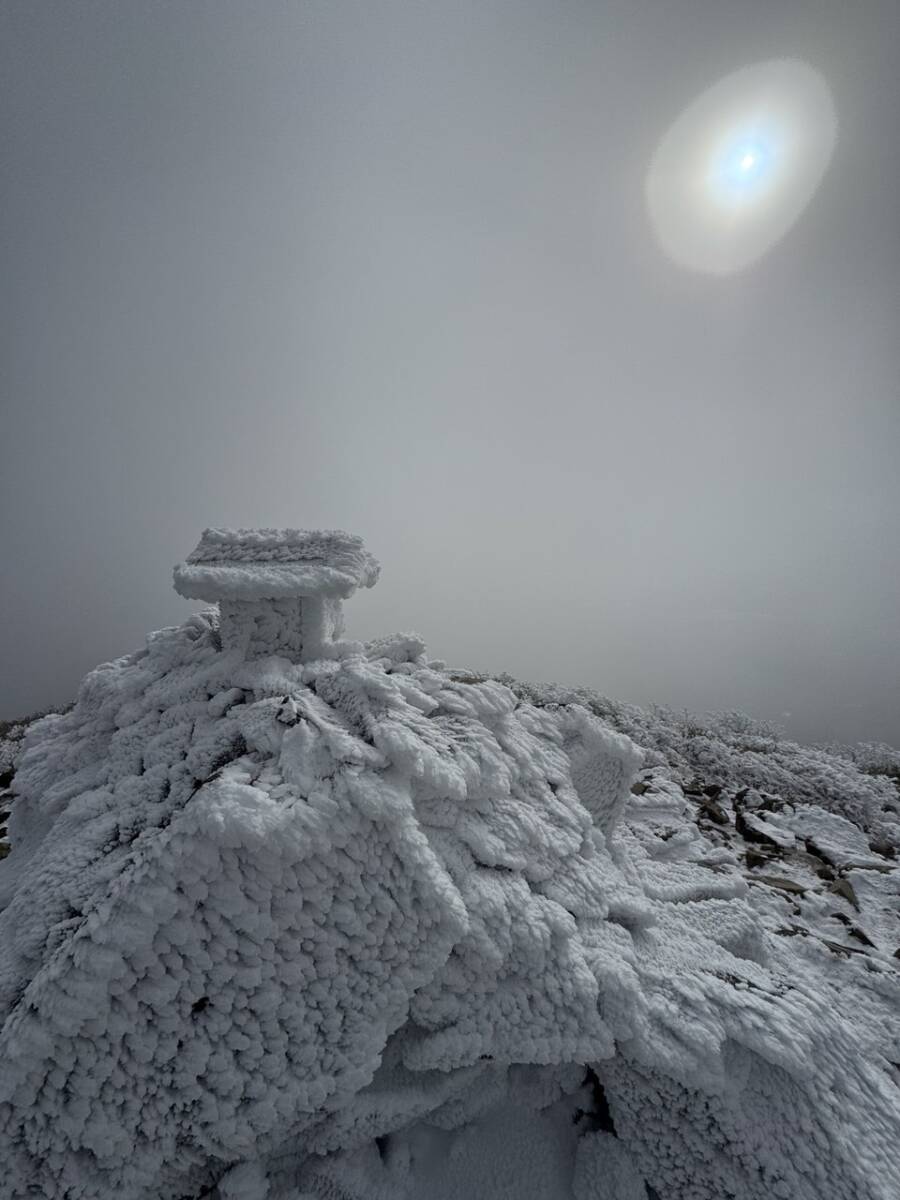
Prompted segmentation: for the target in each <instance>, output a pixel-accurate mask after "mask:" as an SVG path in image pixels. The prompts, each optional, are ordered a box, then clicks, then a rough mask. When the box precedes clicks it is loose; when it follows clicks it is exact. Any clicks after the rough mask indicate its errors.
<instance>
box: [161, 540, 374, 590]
mask: <svg viewBox="0 0 900 1200" xmlns="http://www.w3.org/2000/svg"><path fill="white" fill-rule="evenodd" d="M378 571H379V567H378V563H377V562H376V560H375V559H374V558H373V557H372V555H371V554H369V552H368V551H367V550H366V548H365V546H364V545H363V542H362V538H359V537H357V536H356V535H355V534H350V533H344V532H343V531H341V530H336V529H326V530H321V529H314V530H309V529H205V530H204V531H203V536H202V537H201V539H200V542H199V544H198V545H197V547H196V549H194V550H193V551H192V552H191V553H190V554H189V555H188V557H187V560H186V561H185V562H183V563H179V564H178V566H176V567H175V573H174V574H175V590H176V591H177V592H179V593H180V594H181V595H182V596H187V597H189V598H190V599H194V600H210V601H217V600H274V599H284V598H287V597H290V596H343V597H347V596H350V595H352V594H353V592H354V591H356V589H357V588H358V587H372V585H373V584H374V583H375V582H376V580H377V579H378Z"/></svg>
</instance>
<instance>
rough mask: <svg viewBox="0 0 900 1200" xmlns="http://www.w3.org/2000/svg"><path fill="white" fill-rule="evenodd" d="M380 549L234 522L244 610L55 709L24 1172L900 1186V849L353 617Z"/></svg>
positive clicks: (11, 1000)
mask: <svg viewBox="0 0 900 1200" xmlns="http://www.w3.org/2000/svg"><path fill="white" fill-rule="evenodd" d="M377 573H378V567H377V564H376V563H375V561H374V560H373V559H372V558H371V556H370V555H369V554H368V553H367V552H366V551H365V549H364V547H363V546H362V543H361V542H360V541H359V539H358V538H353V537H350V536H348V535H346V534H342V533H336V532H330V533H308V532H305V531H297V530H286V531H272V530H262V531H246V530H239V531H228V530H208V531H206V533H205V534H204V536H203V539H202V540H201V543H200V546H199V547H198V548H197V550H196V551H195V552H194V554H192V555H191V556H190V558H189V559H188V561H187V562H186V563H184V564H182V565H181V566H180V567H179V568H176V586H178V588H179V590H181V591H182V592H183V593H185V594H187V595H191V596H196V597H198V598H201V599H205V600H208V601H216V600H218V601H219V605H220V611H218V612H217V611H215V610H213V611H207V612H203V613H201V614H199V615H197V616H194V617H192V618H190V619H189V620H188V621H187V622H185V624H183V625H182V626H180V627H178V628H171V629H165V630H162V631H160V632H158V633H155V634H152V635H151V636H150V637H149V638H148V640H147V645H146V648H145V649H143V650H140V651H138V652H137V653H135V654H132V655H129V656H127V657H125V658H122V659H119V660H117V661H116V662H113V663H108V664H105V665H103V666H101V667H99V668H97V669H96V670H95V671H93V672H91V674H89V675H88V676H87V677H86V679H85V680H84V682H83V684H82V686H81V689H80V692H79V696H78V700H77V703H76V705H75V707H74V708H73V709H72V711H70V712H68V713H66V714H65V715H52V716H48V717H45V718H44V719H43V720H41V721H39V722H37V723H36V724H35V725H33V726H32V727H31V728H30V729H29V731H28V734H27V736H26V743H25V751H24V753H23V754H22V756H21V758H20V759H19V761H18V763H17V769H16V774H15V779H14V792H15V795H14V803H13V805H12V812H11V816H10V822H9V834H10V840H11V845H12V851H11V853H10V854H9V855H8V857H7V858H6V859H4V860H3V861H2V863H0V905H2V911H0V1020H2V1022H3V1024H2V1034H0V1061H2V1063H3V1071H2V1076H0V1159H2V1161H3V1163H4V1169H3V1176H2V1182H0V1194H2V1195H3V1196H5V1197H9V1200H20V1198H24V1197H32V1196H35V1195H40V1196H44V1197H47V1198H48V1200H63V1198H66V1200H109V1198H112V1197H116V1198H117V1200H151V1198H152V1200H193V1198H195V1197H200V1196H203V1195H217V1196H219V1197H221V1198H222V1200H225V1198H226V1197H227V1198H231V1200H239V1198H242V1200H265V1198H266V1197H268V1198H270V1200H275V1198H276V1197H282V1198H284V1200H289V1198H290V1200H310V1198H312V1197H319V1198H322V1200H324V1198H326V1197H328V1198H338V1200H340V1198H345V1200H363V1198H366V1200H372V1198H373V1197H384V1198H385V1200H387V1198H391V1200H403V1198H409V1200H413V1198H415V1197H419V1196H422V1195H425V1194H427V1195H429V1196H430V1197H432V1198H433V1200H441V1197H447V1198H448V1200H450V1198H451V1197H454V1198H455V1197H462V1196H466V1197H482V1196H483V1197H485V1198H487V1197H491V1198H495V1197H504V1196H507V1195H508V1196H510V1197H511V1196H516V1197H518V1198H520V1200H522V1198H527V1197H531V1196H534V1197H538V1196H540V1197H541V1198H542V1200H554V1198H555V1197H556V1196H559V1197H572V1198H574V1200H643V1198H644V1197H649V1198H650V1200H652V1198H653V1197H654V1196H656V1197H660V1198H661V1200H722V1198H724V1197H728V1196H731V1197H734V1198H735V1200H770V1198H771V1197H772V1196H779V1197H786V1198H790V1200H895V1198H896V1196H897V1195H898V1194H900V1166H898V1163H897V1156H896V1147H897V1145H898V1144H900V1087H898V1083H900V1068H898V1066H897V1064H898V1063H900V1021H898V1013H900V1005H898V1000H900V987H898V984H900V972H898V967H900V962H898V960H897V958H896V957H894V956H893V950H894V945H892V944H891V941H890V939H891V938H892V937H893V938H894V939H896V935H897V922H896V914H897V907H898V904H897V901H898V894H900V888H898V887H897V885H896V878H895V876H894V874H893V869H892V868H893V860H892V859H890V858H889V857H887V853H888V851H890V852H893V851H892V848H890V847H888V848H887V850H885V851H884V852H878V851H873V850H872V849H870V844H869V841H868V839H867V837H866V836H864V835H863V833H862V830H861V828H860V826H859V825H858V824H854V823H853V822H851V821H850V820H848V818H847V816H846V815H842V814H841V813H840V812H838V811H835V809H834V806H829V807H827V808H823V807H818V806H816V805H812V804H807V805H803V804H797V805H792V804H784V803H774V802H773V801H772V797H769V796H767V795H765V794H760V793H759V792H753V791H751V789H749V788H744V789H743V794H742V795H741V794H738V793H737V791H735V794H734V795H729V793H728V790H727V789H722V788H721V786H718V785H717V787H718V791H714V792H713V795H711V796H710V795H707V794H706V793H703V792H700V791H698V790H697V789H694V790H691V787H690V785H688V784H686V781H684V780H681V781H680V782H679V779H678V775H677V773H676V772H672V771H669V772H667V771H666V769H665V766H664V764H663V763H661V762H660V761H659V756H652V755H651V758H653V759H654V761H653V762H652V765H649V766H647V767H645V769H644V770H643V771H642V772H641V777H640V779H638V780H637V782H635V780H636V776H637V773H638V771H639V770H640V769H641V765H642V752H641V750H639V749H638V748H637V747H636V746H635V744H634V742H633V741H632V740H631V739H630V738H629V737H627V736H626V735H625V734H623V733H622V732H618V731H616V730H615V729H613V728H612V727H611V726H610V725H609V724H608V723H607V722H606V721H604V720H603V719H601V718H600V717H598V716H597V715H596V713H595V712H593V711H591V706H590V704H585V703H578V702H566V701H565V700H564V699H561V698H560V697H559V696H558V695H554V694H552V693H547V694H544V695H541V694H538V693H536V692H535V691H534V690H530V691H529V689H527V688H523V687H515V686H510V684H509V683H504V682H500V681H497V680H491V679H483V678H479V677H476V676H471V675H464V674H462V673H460V672H454V671H451V670H448V669H447V668H446V666H445V664H443V663H441V662H438V661H433V660H429V659H428V657H427V655H426V652H425V646H424V644H423V642H422V641H421V640H420V639H419V638H418V637H417V636H415V635H412V634H399V635H396V636H392V637H386V638H384V639H380V640H378V641H375V642H371V643H368V644H365V645H364V644H362V643H359V642H353V641H349V640H345V639H343V636H342V635H343V617H342V612H341V600H342V599H343V598H346V597H347V596H349V595H351V594H352V592H353V590H354V589H355V588H356V587H359V586H371V585H372V584H373V583H374V582H375V580H376V578H377ZM632 785H634V787H633V790H632ZM751 843H752V845H753V847H755V849H756V853H757V859H756V860H754V861H753V862H750V861H748V860H747V858H746V847H747V846H749V845H751ZM842 847H849V851H848V852H847V853H844V861H843V863H842V864H841V863H835V862H834V861H833V860H834V858H835V856H836V857H837V858H840V857H841V854H842V849H841V848H842ZM829 853H830V854H831V856H832V859H831V860H829V858H828V855H829ZM776 856H781V857H780V861H778V862H775V861H774V860H775V858H776ZM773 862H774V865H773ZM820 867H824V868H827V869H828V870H831V872H832V881H833V882H834V883H835V884H841V885H843V889H841V888H837V889H836V890H834V891H831V890H829V892H828V894H827V896H826V897H823V895H822V892H821V891H820V890H819V889H820V888H821V887H822V886H823V876H822V874H821V872H820V871H819V868H820ZM751 868H752V869H751ZM760 868H762V869H760ZM815 871H819V873H818V874H814V872H815ZM811 880H815V882H811ZM766 881H768V882H766ZM863 908H865V912H866V914H868V915H871V923H870V927H869V930H868V932H865V933H863V936H864V937H865V939H866V941H867V942H868V947H867V948H866V950H865V953H863V952H862V950H861V946H862V943H860V951H859V952H857V951H856V950H855V949H854V948H851V947H849V946H848V945H847V944H846V941H845V938H844V937H843V936H842V934H843V933H845V932H846V930H847V928H848V927H853V928H856V927H857V926H858V923H859V921H860V919H861V918H859V913H860V911H861V910H862V909H863ZM835 912H836V913H837V914H838V916H839V917H840V918H841V922H838V925H837V929H838V932H834V930H833V929H832V926H831V925H829V924H828V922H829V921H832V923H834V921H833V919H832V916H831V914H832V913H835ZM848 914H849V915H848ZM789 918H790V919H791V920H792V921H793V923H794V924H795V926H796V935H795V936H786V933H785V930H784V928H783V926H784V925H785V923H786V922H787V921H788V919H789ZM867 919H868V916H867ZM834 920H837V918H835V919H834ZM842 922H843V923H842ZM857 932H862V931H860V930H857ZM829 934H830V935H831V936H828V935H829ZM835 946H836V947H838V948H839V949H840V950H841V953H838V952H837V951H836V950H835V949H834V947H835Z"/></svg>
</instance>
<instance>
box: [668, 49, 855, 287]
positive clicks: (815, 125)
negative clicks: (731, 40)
mask: <svg viewBox="0 0 900 1200" xmlns="http://www.w3.org/2000/svg"><path fill="white" fill-rule="evenodd" d="M836 130H837V122H836V117H835V111H834V105H833V102H832V99H831V94H830V92H829V89H828V87H827V85H826V83H825V81H824V79H822V77H821V75H819V73H818V72H817V71H815V70H814V69H813V68H812V67H810V66H808V65H807V64H806V63H802V62H798V61H795V60H789V59H779V60H776V61H774V62H767V63H760V64H757V65H756V66H753V67H745V68H744V69H743V70H741V71H736V72H735V73H734V74H733V75H729V76H727V77H726V78H725V79H722V80H720V81H719V82H718V83H717V84H715V85H714V86H713V87H711V88H710V89H709V90H708V91H706V92H704V93H703V94H702V95H701V96H700V97H698V99H697V100H695V101H694V102H693V103H692V104H690V105H689V106H688V107H687V108H686V109H685V111H684V112H683V113H682V114H681V116H680V117H679V118H678V120H677V121H676V122H675V124H674V125H673V126H672V127H671V128H670V129H669V131H668V132H667V133H666V134H665V136H664V137H663V139H662V140H661V142H660V144H659V146H658V147H657V150H656V153H655V154H654V156H653V159H652V161H651V164H650V168H649V171H648V174H647V183H646V198H647V205H648V209H649V214H650V219H651V223H652V225H653V228H654V231H655V233H656V236H657V239H658V241H659V243H660V245H661V246H662V248H663V249H664V250H665V251H666V253H667V254H668V255H669V257H670V258H672V259H674V261H676V262H677V263H679V264H680V265H682V266H686V267H690V268H692V269H694V270H698V271H705V272H708V273H711V274H720V275H724V274H729V273H732V272H734V271H739V270H741V269H743V268H744V267H746V266H749V265H750V264H751V263H752V262H754V261H756V259H758V258H760V257H762V255H763V254H765V253H766V252H767V251H768V250H769V249H770V248H771V247H772V246H773V245H774V244H775V243H776V242H777V241H778V240H779V239H780V238H781V237H783V236H784V234H785V233H786V232H787V231H788V229H789V228H790V227H791V226H792V225H793V224H794V222H795V221H796V220H797V219H798V217H799V216H800V214H801V213H802V212H803V209H804V208H805V207H806V205H807V204H808V203H809V201H810V200H811V199H812V196H813V194H814V193H815V191H816V189H817V188H818V186H819V183H820V182H821V179H822V176H823V175H824V173H825V170H826V168H827V166H828V163H829V161H830V159H831V156H832V153H833V150H834V145H835V140H836Z"/></svg>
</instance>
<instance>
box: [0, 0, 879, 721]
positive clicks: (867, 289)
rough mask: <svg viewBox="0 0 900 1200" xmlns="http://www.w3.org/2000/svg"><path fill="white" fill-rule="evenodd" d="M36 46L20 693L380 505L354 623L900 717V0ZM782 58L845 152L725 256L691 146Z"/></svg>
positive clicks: (462, 657)
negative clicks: (707, 116)
mask: <svg viewBox="0 0 900 1200" xmlns="http://www.w3.org/2000/svg"><path fill="white" fill-rule="evenodd" d="M0 54H2V63H0V80H2V83H0V88H2V94H0V114H2V116H0V123H2V139H3V145H2V157H0V170H2V174H3V196H4V203H3V216H2V232H0V236H2V254H3V271H2V289H0V290H2V298H0V303H2V313H0V317H2V320H0V338H2V350H0V378H2V393H0V403H2V463H0V549H2V573H0V589H2V593H0V596H2V613H3V621H2V629H0V637H2V642H0V717H12V716H16V715H21V714H22V713H25V712H28V711H30V710H33V709H36V708H38V707H45V706H48V705H52V704H61V703H65V702H67V701H68V700H69V699H71V698H72V697H73V696H74V693H75V689H76V686H77V683H78V680H79V678H80V677H81V675H82V674H83V673H84V672H85V671H87V670H88V669H90V668H91V667H92V666H94V665H95V664H96V663H97V662H100V661H103V660H106V659H109V658H113V657H116V656H118V655H121V654H123V653H126V652H129V651H130V650H132V649H135V648H137V647H139V646H140V645H142V643H143V637H144V635H145V633H146V632H147V631H148V630H150V629H155V628H159V627H161V626H163V625H166V624H172V623H175V622H177V621H179V620H181V619H183V617H184V616H185V615H186V614H187V613H188V612H189V611H191V608H192V607H196V606H192V604H191V603H190V602H188V601H184V600H181V599H180V598H179V597H177V596H176V594H175V593H174V591H173V590H172V584H171V568H172V566H173V564H174V563H175V562H176V561H177V560H179V559H181V558H183V557H184V556H185V555H186V554H187V553H188V552H189V551H190V550H191V549H192V547H193V546H194V545H195V543H196V541H197V538H198V536H199V533H200V531H201V529H202V528H203V527H204V526H207V525H214V526H215V525H242V526H256V525H265V526H299V527H307V528H315V527H329V528H343V529H347V530H349V531H351V532H354V533H359V534H361V535H362V536H363V537H364V538H365V540H366V544H367V545H368V547H369V548H370V549H371V551H372V552H373V553H374V554H375V555H376V556H377V557H378V558H379V559H380V561H381V563H382V568H383V571H382V578H381V580H380V582H379V583H378V585H377V587H376V588H375V589H374V590H372V591H371V592H367V593H364V594H361V595H358V596H357V597H355V598H354V599H353V600H352V601H351V602H350V603H349V604H348V605H347V621H348V630H349V632H351V633H352V634H354V635H355V636H362V637H370V636H375V635H378V634H381V633H388V632H391V631H395V630H401V629H414V630H416V631H418V632H419V633H421V634H422V635H423V636H424V637H425V638H426V639H427V640H428V644H429V649H430V652H431V653H432V654H433V655H434V656H438V657H441V658H443V659H446V660H447V661H448V662H449V663H451V664H452V665H460V666H470V667H474V668H483V669H488V670H492V671H502V670H505V671H509V672H511V673H513V674H514V675H517V676H519V677H521V678H526V679H535V680H548V679H556V680H559V681H563V682H570V683H585V684H588V685H591V686H593V687H596V688H598V689H599V690H600V691H602V692H604V693H606V694H608V695H610V696H614V697H617V698H619V699H623V700H631V701H635V702H637V703H642V704H646V703H650V702H659V703H665V704H670V705H673V706H676V707H679V708H681V707H687V708H689V709H693V710H698V711H702V710H706V709H723V708H740V709H744V710H745V711H748V712H751V713H753V714H755V715H757V716H759V717H763V718H768V719H771V720H774V721H776V722H779V723H781V724H783V725H784V726H785V728H786V729H787V731H788V732H789V733H790V734H792V735H794V736H797V737H799V738H801V739H808V740H826V739H831V738H839V739H841V740H844V741H854V740H858V739H864V740H887V741H891V742H893V743H894V744H898V743H900V684H898V680H900V670H898V668H900V650H898V647H900V612H898V606H897V596H898V594H900V565H898V564H900V550H898V537H897V525H898V515H900V472H898V469H897V466H898V446H900V398H898V385H897V380H898V366H900V361H898V360H900V338H898V299H900V293H898V282H897V281H898V278H900V236H898V235H900V229H898V224H900V221H898V213H900V203H898V178H900V151H898V139H897V136H896V118H897V113H898V112H900V71H898V58H900V8H898V6H897V4H896V3H895V0H884V2H883V3H867V2H866V0H861V2H860V3H857V4H853V5H850V4H847V3H845V2H843V0H840V2H835V3H827V2H823V0H815V2H809V3H794V2H792V0H787V2H786V0H778V2H775V0H771V2H765V3H762V2H757V3H754V4H741V3H737V2H736V0H727V2H726V3H722V2H721V0H696V2H688V0H671V2H670V3H666V4H661V3H650V2H648V0H642V2H635V0H627V2H626V0H617V2H615V3H608V2H605V0H593V2H591V3H587V2H582V3H559V2H558V0H554V2H551V0H543V2H540V3H539V2H537V0H515V2H513V0H504V2H495V0H453V2H452V3H437V2H435V3H431V2H429V0H405V2H403V3H389V2H382V0H364V2H361V3H350V2H348V0H339V2H327V3H326V2H323V3H306V2H300V0H297V2H295V3H275V2H274V0H267V2H265V3H260V4H246V3H230V2H229V3H223V2H221V0H216V2H215V3H212V2H208V3H200V2H194V3H191V4H177V3H165V2H159V3H146V2H141V3H137V2H135V0H102V2H83V3H72V2H71V0H64V2H61V3H58V4H53V3H48V2H47V0H6V3H4V4H3V5H2V7H0ZM779 57H794V58H798V59H801V60H803V61H804V62H806V63H808V64H810V66H812V67H813V68H814V69H815V71H817V72H818V73H820V74H821V76H822V78H823V79H824V80H826V81H827V84H828V87H829V88H830V90H831V94H832V96H833V100H834V105H835V111H836V114H837V120H838V126H839V135H838V140H837V145H836V149H835V151H834V155H833V159H832V161H831V163H830V166H829V168H828V170H827V172H826V173H825V175H824V177H823V179H822V182H821V185H820V187H819V188H818V190H817V192H816V194H815V196H814V197H813V199H812V200H811V202H810V203H809V205H808V207H807V209H806V210H805V211H804V212H803V214H802V216H801V217H800V218H799V220H798V221H797V223H796V224H795V225H794V227H793V228H791V229H790V231H789V232H788V233H787V234H786V235H785V236H784V237H783V239H782V240H781V241H779V242H778V244H777V245H775V246H774V247H773V248H772V249H771V250H770V251H769V252H768V253H767V254H766V255H765V256H764V257H763V258H762V259H761V260H760V261H758V262H755V263H754V264H753V265H751V266H749V267H747V268H746V269H745V270H743V271H739V272H736V273H734V274H731V275H729V276H727V277H713V276H708V275H704V274H701V273H698V272H693V271H690V270H687V269H685V268H684V267H682V266H679V265H677V264H676V263H675V262H673V261H671V260H670V259H669V258H667V257H666V256H665V254H664V253H663V252H662V250H661V249H660V246H659V245H658V244H657V241H656V240H655V238H654V236H653V233H652V229H651V224H650V221H649V218H648V213H647V209H646V204H645V198H644V183H645V176H646V173H647V169H648V164H649V163H650V161H651V158H652V155H653V153H654V149H655V147H656V146H657V144H658V143H659V140H660V138H661V137H662V136H663V135H664V133H665V131H666V129H667V128H668V127H669V126H670V125H671V124H672V122H673V121H675V120H676V118H677V116H678V114H679V112H681V111H682V110H683V109H684V108H685V106H686V105H688V104H689V103H690V102H691V101H692V100H693V99H694V97H696V96H697V95H698V94H700V93H702V92H703V91H704V90H705V89H707V88H709V87H710V86H711V85H713V84H714V83H715V82H716V80H717V79H719V78H721V77H722V76H725V75H727V74H728V73H729V72H732V71H736V70H738V69H740V68H742V67H744V66H745V65H747V64H753V63H756V62H760V61H763V60H768V59H773V58H779Z"/></svg>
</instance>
